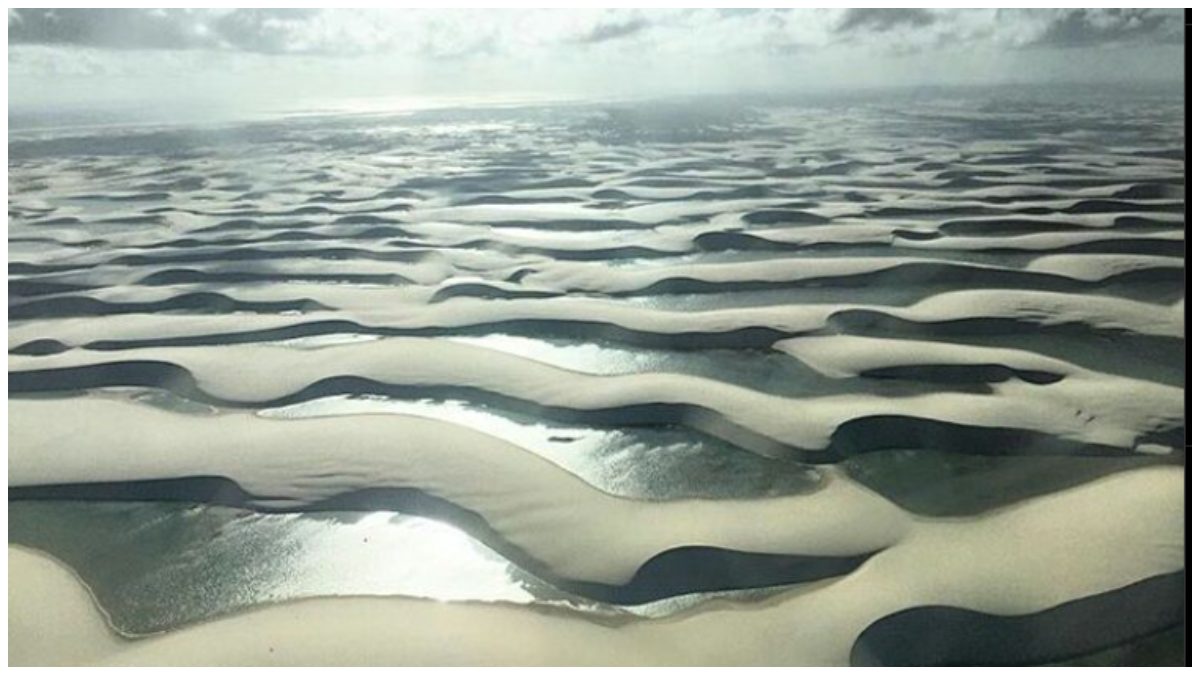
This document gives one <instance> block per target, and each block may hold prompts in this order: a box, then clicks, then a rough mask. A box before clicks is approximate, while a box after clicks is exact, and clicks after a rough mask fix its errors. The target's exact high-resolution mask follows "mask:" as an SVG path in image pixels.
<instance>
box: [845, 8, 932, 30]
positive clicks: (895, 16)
mask: <svg viewBox="0 0 1200 675" xmlns="http://www.w3.org/2000/svg"><path fill="white" fill-rule="evenodd" d="M935 20H937V17H935V16H934V15H933V13H932V12H930V11H928V10H925V9H849V10H846V13H845V14H843V15H842V18H841V20H840V21H838V23H837V26H835V27H834V32H837V33H853V32H857V31H863V30H869V31H876V32H882V31H889V30H891V29H893V28H898V27H900V26H915V27H921V26H928V25H929V24H931V23H933V22H934V21H935Z"/></svg>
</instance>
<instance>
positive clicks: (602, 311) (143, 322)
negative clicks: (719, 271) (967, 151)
mask: <svg viewBox="0 0 1200 675" xmlns="http://www.w3.org/2000/svg"><path fill="white" fill-rule="evenodd" d="M278 286H279V285H277V286H273V287H265V288H261V289H255V290H250V289H243V290H242V291H241V292H239V293H238V294H237V296H236V297H235V299H237V300H240V301H245V302H251V301H268V300H293V299H294V298H295V292H296V291H295V290H294V289H289V288H287V287H285V288H284V289H282V290H281V289H280V288H279V287H278ZM295 288H301V287H299V286H297V287H295ZM303 289H304V291H305V297H307V298H308V299H309V300H311V301H313V302H319V303H321V304H323V305H327V306H330V307H338V308H339V310H338V311H336V312H322V311H313V312H309V313H308V314H307V317H308V321H310V322H313V321H342V322H352V323H357V324H358V325H360V326H372V327H376V328H379V329H389V330H393V331H398V332H408V334H421V335H434V334H444V333H447V332H450V331H454V330H463V329H476V330H478V329H486V328H489V327H490V328H491V329H492V331H493V332H495V331H497V330H502V329H503V327H504V326H506V325H513V324H518V323H522V322H526V323H534V322H537V323H538V324H539V330H540V331H541V332H543V333H544V334H547V335H552V334H554V332H555V330H554V329H553V328H550V329H547V328H546V326H548V325H549V326H567V327H569V326H572V325H576V326H578V327H580V328H583V329H585V330H586V332H587V333H588V334H590V335H593V336H595V335H604V334H605V333H606V332H607V331H608V329H609V327H611V328H612V329H614V331H615V332H617V333H625V334H626V338H627V339H634V340H637V339H647V338H649V337H653V336H658V337H660V338H662V339H668V338H669V339H670V340H672V342H670V343H668V344H672V345H675V346H677V347H681V348H686V347H688V345H689V343H690V342H693V341H696V340H697V338H701V339H702V338H705V337H721V335H722V334H730V333H735V332H737V331H749V330H757V331H759V332H762V333H764V334H766V335H764V337H763V338H760V339H759V340H758V341H757V342H747V341H746V340H744V339H740V340H737V341H734V342H730V343H729V344H734V345H737V346H741V347H753V346H760V347H765V346H769V345H770V343H773V342H774V341H776V340H779V339H782V338H785V337H795V336H796V335H797V334H800V333H806V332H813V331H819V330H823V329H827V328H828V327H829V325H830V323H831V322H833V319H834V318H835V317H836V316H837V315H839V314H846V313H848V312H854V311H859V312H861V311H868V312H875V313H880V314H885V315H887V316H891V317H894V318H896V319H899V320H903V321H908V322H913V323H917V324H936V323H938V322H948V321H962V320H967V319H970V320H977V319H986V320H997V319H1003V320H1012V321H1020V322H1023V323H1028V324H1029V325H1030V326H1034V327H1050V326H1063V325H1069V324H1084V325H1087V326H1090V327H1091V328H1093V329H1095V330H1111V331H1119V332H1125V333H1130V334H1136V335H1141V336H1152V337H1161V338H1176V339H1177V338H1182V337H1183V335H1184V315H1183V311H1182V304H1181V303H1178V304H1177V306H1176V305H1173V306H1169V307H1165V306H1159V305H1154V304H1150V303H1144V302H1138V301H1134V300H1127V299H1122V298H1111V297H1103V296H1086V295H1076V294H1071V293H1055V292H1049V291H1019V290H962V291H951V292H946V293H939V294H937V295H932V296H930V297H928V298H925V299H923V300H921V301H919V302H917V303H914V304H912V305H909V306H906V307H889V306H875V305H808V306H768V307H739V308H732V309H718V310H704V311H668V310H660V309H651V308H647V307H640V306H636V305H630V304H627V303H622V302H616V301H611V300H597V299H589V298H550V299H546V298H538V299H529V298H527V299H514V300H506V301H495V300H481V299H474V298H457V299H455V300H453V301H449V302H444V303H435V304H432V305H420V304H413V302H412V301H413V299H414V298H413V297H412V296H411V294H410V293H408V292H407V291H405V290H404V289H376V290H370V289H362V288H355V287H344V288H339V287H334V286H328V287H323V288H319V289H318V288H317V287H303ZM310 291H312V292H310ZM133 295H136V293H134V294H133ZM126 297H128V298H129V299H136V298H135V297H132V296H130V295H129V294H126ZM150 297H152V298H154V299H161V296H158V295H156V296H150ZM231 297H234V296H231ZM422 300H423V298H422ZM397 307H398V308H399V309H396V308H397ZM389 308H392V309H389ZM296 324H297V321H296V318H295V317H291V316H280V315H274V316H272V315H240V316H233V315H215V316H186V315H179V316H170V317H169V318H167V317H163V316H157V315H149V314H141V315H137V314H134V315H123V316H98V317H87V318H85V319H54V320H45V321H39V322H37V323H26V324H16V325H14V326H12V327H11V329H10V330H9V338H8V339H9V346H10V348H11V347H15V346H18V345H21V344H24V343H26V342H29V341H32V340H35V339H47V338H53V339H57V340H59V341H60V342H63V343H64V344H68V345H72V346H84V345H90V344H95V343H105V342H137V341H145V340H150V341H157V342H159V343H161V342H166V341H169V340H170V339H173V338H178V339H183V338H197V337H201V336H214V337H215V336H221V335H223V334H239V333H245V332H251V331H256V330H267V329H282V328H285V327H288V326H294V325H296ZM618 337H619V336H618ZM193 341H194V342H197V343H199V344H204V343H205V342H204V341H203V340H193ZM213 342H220V340H215V341H213ZM210 343H211V342H210ZM701 344H704V342H703V340H701ZM707 346H714V345H712V344H709V345H707ZM693 348H694V347H693Z"/></svg>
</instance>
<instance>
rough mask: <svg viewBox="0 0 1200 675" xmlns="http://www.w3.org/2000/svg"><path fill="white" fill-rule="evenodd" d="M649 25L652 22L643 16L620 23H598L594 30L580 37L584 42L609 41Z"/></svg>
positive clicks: (637, 31)
mask: <svg viewBox="0 0 1200 675" xmlns="http://www.w3.org/2000/svg"><path fill="white" fill-rule="evenodd" d="M649 27H650V22H649V21H647V20H645V19H643V18H641V17H637V18H633V19H629V20H628V21H621V22H618V23H601V24H597V25H596V26H595V27H594V28H592V30H590V31H588V32H587V34H585V35H584V36H583V37H581V38H579V42H581V43H583V44H596V43H598V42H608V41H609V40H617V39H619V38H623V37H628V36H630V35H634V34H636V33H640V32H642V31H644V30H646V29H647V28H649Z"/></svg>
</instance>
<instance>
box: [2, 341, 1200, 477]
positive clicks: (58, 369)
mask: <svg viewBox="0 0 1200 675" xmlns="http://www.w3.org/2000/svg"><path fill="white" fill-rule="evenodd" d="M804 340H808V338H805V339H804ZM813 340H815V341H814V342H812V343H809V342H805V341H789V342H785V343H783V344H782V345H781V349H783V350H784V351H790V353H797V350H802V349H803V350H808V351H811V350H812V348H811V347H805V345H808V344H812V345H826V346H828V345H829V344H830V342H829V341H830V340H837V341H838V342H837V345H841V344H842V342H841V341H842V340H846V341H847V342H846V344H848V345H851V346H849V347H847V348H846V349H847V351H846V353H845V355H842V354H841V353H840V352H838V351H837V350H839V349H841V347H840V346H835V348H833V349H830V348H828V347H827V348H825V349H824V350H823V351H822V352H820V356H819V358H818V357H814V356H811V355H810V356H809V357H808V359H807V360H809V361H833V363H834V365H832V366H823V365H821V363H817V364H816V368H817V369H818V370H820V369H822V368H824V369H825V370H826V371H829V370H830V369H831V368H834V369H838V368H840V369H841V370H842V371H844V370H845V369H846V368H848V367H849V366H848V363H847V361H848V360H849V361H850V362H853V357H854V355H855V354H856V353H857V352H860V351H866V352H869V351H871V350H870V349H869V348H867V347H863V346H862V345H870V344H875V343H874V342H871V341H867V340H865V339H861V340H857V341H855V339H852V338H848V337H846V336H838V337H836V338H813ZM931 352H932V353H935V354H936V353H938V352H937V351H936V350H933V349H932V348H931ZM941 353H943V354H945V355H947V357H948V358H952V359H958V360H959V361H961V360H963V359H964V358H966V357H964V356H963V355H964V354H967V355H970V358H980V355H981V354H983V353H984V350H982V348H971V347H958V346H953V347H946V348H944V349H942V350H941ZM997 356H998V357H999V358H1000V359H1002V360H1003V359H1013V360H1014V363H1017V364H1033V363H1036V364H1039V366H1041V367H1039V368H1036V369H1035V370H1045V369H1046V368H1054V369H1055V370H1054V371H1052V372H1058V373H1059V374H1062V375H1064V376H1065V377H1064V378H1062V379H1061V380H1060V381H1058V382H1054V383H1051V384H1042V385H1034V386H1030V385H1028V384H1027V383H1025V382H1021V381H1017V382H1012V381H1010V382H1003V383H998V384H995V385H993V386H992V388H991V390H990V392H989V393H985V394H964V393H955V392H935V393H928V394H922V395H917V396H911V397H905V398H903V399H897V398H894V397H886V396H866V395H830V396H819V397H812V398H805V399H793V398H787V397H781V396H776V395H771V394H766V393H762V392H758V391H756V390H752V389H746V388H744V387H740V386H737V385H733V384H728V383H724V382H718V381H715V380H710V379H706V378H700V377H696V376H691V375H682V374H670V373H637V374H629V375H606V376H597V375H589V374H585V373H581V372H577V371H570V370H564V369H561V368H556V367H553V366H549V365H546V364H544V363H541V362H537V361H532V360H529V359H525V358H522V357H518V356H515V355H511V354H505V353H502V352H497V351H494V350H490V349H486V348H482V347H476V346H473V345H466V344H461V343H454V342H448V341H443V340H430V339H423V338H391V339H387V340H377V341H373V342H366V343H357V344H350V345H341V346H332V347H328V348H325V349H322V350H319V351H316V352H309V353H302V352H297V351H295V350H291V349H287V348H284V347H279V346H252V345H225V346H221V347H217V348H214V347H186V348H169V347H168V348H158V349H154V348H151V349H137V350H122V351H121V352H120V353H119V355H116V354H112V353H106V352H92V351H79V350H74V351H69V352H64V353H61V354H57V355H46V356H36V357H23V356H17V355H10V357H9V372H10V374H9V386H10V388H11V390H12V391H13V392H14V393H20V392H24V393H29V392H36V391H61V390H66V389H78V388H83V387H92V386H115V385H142V386H144V385H146V384H152V385H154V386H161V387H165V388H171V387H172V386H174V387H176V388H178V389H181V391H180V392H179V393H181V394H183V395H185V396H187V395H192V396H198V395H203V396H208V397H211V400H210V401H208V402H215V403H224V404H226V405H230V404H232V405H282V404H286V403H288V402H291V397H294V395H296V394H298V393H299V392H302V391H304V390H305V389H306V388H307V387H309V386H310V385H315V384H317V383H319V382H322V381H327V380H330V379H332V378H365V379H368V380H370V381H373V382H378V383H381V384H385V385H396V386H400V385H403V386H419V387H428V388H431V389H432V388H436V387H446V388H464V389H469V390H471V391H472V392H475V394H474V395H475V396H483V395H488V396H495V397H499V398H501V399H505V400H507V401H509V402H510V403H509V405H525V404H536V405H537V406H541V407H542V408H544V409H545V412H551V411H552V409H554V410H562V411H563V414H564V415H570V414H572V412H571V411H576V413H575V414H579V415H581V416H590V417H591V418H593V419H594V418H596V417H597V416H603V417H605V418H606V419H607V418H609V417H612V420H610V421H618V420H619V419H622V418H626V419H629V420H633V419H634V418H639V417H646V416H647V415H649V416H650V417H651V418H654V419H661V421H664V422H670V423H676V424H685V425H688V426H691V427H693V428H695V429H697V430H698V431H701V432H703V433H708V434H711V435H714V436H717V437H720V438H722V439H724V440H727V441H730V442H733V443H735V444H737V445H740V446H742V447H745V448H746V449H748V450H751V451H754V452H757V453H759V454H762V455H765V456H768V457H789V456H790V455H791V454H792V453H793V452H794V451H795V450H801V451H822V450H826V449H828V448H829V447H830V444H831V442H833V439H834V437H835V435H836V434H837V433H838V431H839V428H843V427H846V426H847V425H848V423H853V422H854V421H856V420H859V421H861V420H864V419H868V418H879V417H881V416H886V417H889V418H906V419H909V420H928V421H929V422H931V423H944V424H949V425H958V426H971V427H980V428H994V429H1019V430H1026V431H1035V432H1039V433H1042V434H1047V435H1053V436H1057V437H1061V438H1062V439H1065V440H1069V441H1073V442H1076V443H1082V444H1095V445H1100V446H1108V447H1109V448H1111V449H1120V448H1126V449H1130V450H1131V449H1133V447H1134V446H1135V445H1136V443H1137V441H1138V439H1139V438H1140V437H1141V436H1143V435H1144V434H1146V433H1150V432H1155V431H1159V430H1161V429H1164V428H1174V427H1177V426H1179V425H1180V424H1181V422H1182V419H1183V397H1182V392H1181V391H1180V390H1179V389H1178V388H1174V387H1169V386H1164V385H1157V384H1154V383H1148V382H1144V381H1138V380H1132V379H1126V378H1117V377H1103V378H1102V377H1099V376H1095V375H1092V376H1088V374H1087V372H1086V371H1083V370H1082V369H1079V368H1070V367H1069V366H1066V365H1065V364H1062V365H1059V364H1057V363H1055V362H1053V361H1052V360H1050V359H1044V358H1035V357H1025V356H1020V355H1019V353H1016V352H1014V351H1013V350H997ZM115 357H119V358H115ZM870 358H871V357H866V360H867V362H870ZM874 358H876V359H878V357H874ZM228 359H234V360H235V362H237V363H239V364H241V366H240V367H239V368H238V370H237V371H236V372H231V371H229V369H228V368H227V367H226V364H227V363H228ZM87 369H90V370H87ZM180 369H182V371H180ZM188 377H191V378H193V379H194V385H191V384H190V383H189V382H188V381H187V378H188ZM72 383H73V384H72ZM192 386H194V387H195V388H196V389H198V392H196V391H188V389H189V388H190V387H192ZM1131 394H1136V395H1134V396H1132V397H1131V396H1130V395H1131ZM637 410H644V412H642V413H636V412H635V411H637ZM647 419H649V418H647ZM906 424H908V422H906ZM802 456H803V454H801V457H802Z"/></svg>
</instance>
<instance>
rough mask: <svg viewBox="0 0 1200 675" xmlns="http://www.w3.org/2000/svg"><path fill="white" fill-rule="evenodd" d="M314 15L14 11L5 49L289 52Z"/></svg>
mask: <svg viewBox="0 0 1200 675" xmlns="http://www.w3.org/2000/svg"><path fill="white" fill-rule="evenodd" d="M315 15H316V11H315V10H304V9H295V10H290V9H289V10H284V9H245V10H235V11H222V10H190V9H15V10H10V11H9V14H8V41H9V44H16V45H20V44H41V45H72V46H78V47H98V48H105V49H234V50H242V51H251V52H262V53H274V52H285V51H289V46H290V42H289V39H288V38H289V29H290V27H291V25H292V24H295V23H296V22H301V21H305V20H308V19H310V18H312V17H314V16H315Z"/></svg>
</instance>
